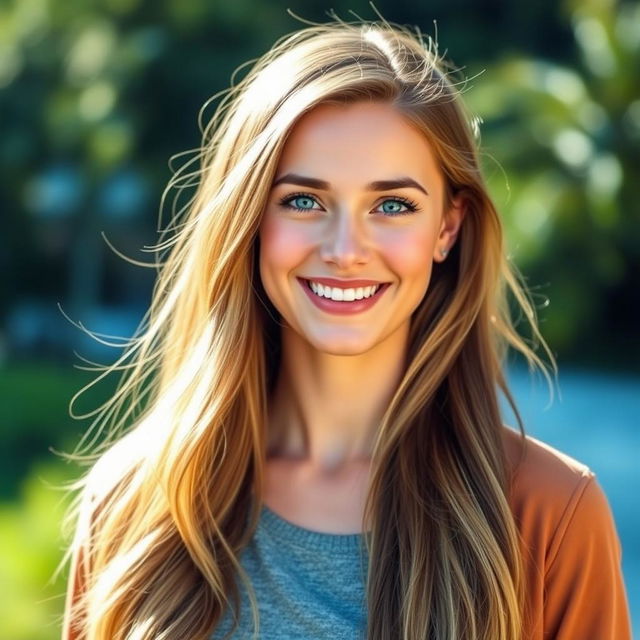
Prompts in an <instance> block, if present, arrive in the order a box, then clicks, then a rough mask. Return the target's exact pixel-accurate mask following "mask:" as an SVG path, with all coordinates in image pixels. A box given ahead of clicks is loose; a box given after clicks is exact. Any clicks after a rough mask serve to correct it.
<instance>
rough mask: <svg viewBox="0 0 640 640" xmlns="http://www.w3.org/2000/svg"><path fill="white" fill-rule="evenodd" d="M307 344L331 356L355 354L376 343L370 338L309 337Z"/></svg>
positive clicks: (368, 348)
mask: <svg viewBox="0 0 640 640" xmlns="http://www.w3.org/2000/svg"><path fill="white" fill-rule="evenodd" d="M307 340H308V342H309V344H310V345H311V346H312V347H313V348H314V349H316V351H320V352H321V353H327V354H329V355H332V356H357V355H360V354H362V353H366V352H367V351H369V350H370V349H372V348H373V347H374V346H375V345H376V341H375V340H372V339H371V338H365V337H364V336H363V337H362V338H355V337H352V338H347V337H342V338H338V337H336V338H333V339H324V340H323V339H309V337H307Z"/></svg>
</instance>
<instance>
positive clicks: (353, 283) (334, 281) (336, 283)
mask: <svg viewBox="0 0 640 640" xmlns="http://www.w3.org/2000/svg"><path fill="white" fill-rule="evenodd" d="M305 280H311V281H312V282H319V283H320V284H326V285H327V286H328V287H341V288H343V289H348V288H350V287H369V286H371V285H374V284H384V282H380V281H378V280H363V279H362V278H360V279H356V280H340V279H338V278H305Z"/></svg>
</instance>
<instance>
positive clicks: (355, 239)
mask: <svg viewBox="0 0 640 640" xmlns="http://www.w3.org/2000/svg"><path fill="white" fill-rule="evenodd" d="M343 213H344V215H342V214H338V215H336V216H335V217H334V218H333V219H332V221H331V224H330V225H329V227H328V228H327V231H326V236H325V237H324V238H323V240H322V244H321V249H320V257H321V258H322V260H323V261H324V262H327V263H332V264H334V265H336V266H337V267H338V268H340V269H345V270H346V269H348V268H349V267H351V266H352V265H357V264H365V263H367V262H368V261H369V255H370V246H369V242H368V239H367V237H366V233H365V230H364V229H363V226H364V225H363V223H362V221H359V220H357V219H356V218H355V216H352V215H349V214H348V213H347V212H343Z"/></svg>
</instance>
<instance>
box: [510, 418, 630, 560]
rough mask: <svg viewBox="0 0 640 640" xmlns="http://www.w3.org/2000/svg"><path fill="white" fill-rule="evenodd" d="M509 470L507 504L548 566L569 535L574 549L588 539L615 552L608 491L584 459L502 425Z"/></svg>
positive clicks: (531, 546) (527, 540)
mask: <svg viewBox="0 0 640 640" xmlns="http://www.w3.org/2000/svg"><path fill="white" fill-rule="evenodd" d="M503 439H504V448H505V453H506V456H507V461H508V470H509V474H510V492H509V496H508V499H509V503H510V506H511V509H512V512H513V515H514V518H515V521H516V525H517V526H518V528H519V530H520V533H521V535H522V538H523V541H524V543H525V544H526V546H527V548H528V550H529V552H530V553H534V554H535V555H536V556H537V561H538V562H539V563H540V564H541V565H543V566H544V567H545V570H546V571H548V570H549V568H550V567H551V566H552V564H553V562H554V560H555V559H556V556H557V555H558V553H559V552H560V550H561V549H562V553H563V554H565V555H566V553H567V547H568V546H569V545H568V544H567V541H568V540H571V542H572V544H571V549H572V550H573V551H574V552H576V553H579V552H580V549H581V548H584V547H585V546H588V545H589V544H592V543H597V542H599V543H601V544H605V543H606V544H607V545H609V546H610V547H611V549H612V551H613V552H614V554H619V553H620V545H619V539H618V536H617V532H616V529H615V523H614V520H613V516H612V513H611V509H610V506H609V502H608V499H607V496H606V494H605V492H604V490H603V489H602V487H601V486H600V484H599V482H598V480H597V478H596V474H595V473H594V472H593V471H592V470H591V469H590V468H589V467H588V466H587V465H586V464H584V463H583V462H581V461H579V460H576V459H575V458H573V457H571V456H569V455H567V454H566V453H564V452H562V451H559V450H558V449H556V448H554V447H552V446H551V445H549V444H547V443H545V442H542V441H541V440H538V439H537V438H534V437H532V436H529V435H526V436H525V438H524V440H523V438H522V436H521V434H520V433H519V432H516V431H514V430H512V429H510V428H506V427H505V429H504V433H503Z"/></svg>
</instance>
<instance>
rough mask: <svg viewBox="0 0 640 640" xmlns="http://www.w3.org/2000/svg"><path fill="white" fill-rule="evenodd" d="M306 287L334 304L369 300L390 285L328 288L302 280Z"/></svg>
mask: <svg viewBox="0 0 640 640" xmlns="http://www.w3.org/2000/svg"><path fill="white" fill-rule="evenodd" d="M302 280H303V281H304V283H305V285H306V287H307V288H308V289H309V290H310V291H311V292H312V293H313V294H314V295H316V296H318V298H321V299H324V300H333V301H334V302H355V301H358V300H368V299H369V298H372V297H374V296H375V295H376V294H378V293H380V290H381V289H383V288H386V287H387V286H388V285H389V284H390V283H388V282H381V283H379V284H377V285H370V286H367V287H350V288H342V287H328V286H325V285H321V284H318V283H315V282H313V283H312V281H311V280H307V279H305V278H302Z"/></svg>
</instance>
